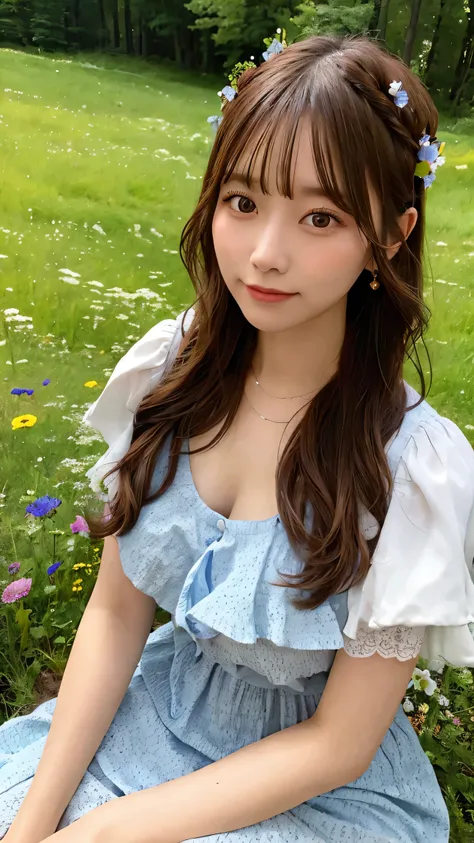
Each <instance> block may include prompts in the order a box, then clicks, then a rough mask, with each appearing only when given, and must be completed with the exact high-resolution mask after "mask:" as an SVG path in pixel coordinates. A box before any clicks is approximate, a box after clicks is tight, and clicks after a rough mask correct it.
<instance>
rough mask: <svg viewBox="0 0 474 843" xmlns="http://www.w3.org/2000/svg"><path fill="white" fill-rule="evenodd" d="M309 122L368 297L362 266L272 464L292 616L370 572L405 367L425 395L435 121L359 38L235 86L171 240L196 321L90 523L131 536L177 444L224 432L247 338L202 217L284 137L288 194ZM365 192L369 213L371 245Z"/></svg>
mask: <svg viewBox="0 0 474 843" xmlns="http://www.w3.org/2000/svg"><path fill="white" fill-rule="evenodd" d="M394 80H396V81H401V82H402V83H403V87H404V89H405V90H406V91H407V93H408V95H409V103H408V105H406V106H405V107H404V108H403V109H402V108H399V107H397V106H396V105H395V103H394V99H393V97H391V96H390V95H389V94H388V88H389V86H390V84H391V82H392V81H394ZM307 115H309V116H310V119H311V126H312V141H313V148H314V160H315V164H316V167H317V172H318V175H319V179H320V182H321V185H322V187H323V189H324V191H325V193H326V194H327V196H328V197H330V198H331V199H332V200H333V202H335V203H336V205H337V206H338V207H340V208H341V209H343V210H344V211H345V212H347V213H349V214H351V215H352V216H353V217H354V219H355V221H356V223H357V225H358V226H359V228H360V230H361V232H362V233H363V235H365V237H366V238H367V240H368V241H369V243H370V244H371V248H372V254H373V257H374V259H375V262H376V265H377V266H378V269H379V276H378V278H379V281H380V288H379V289H378V290H377V292H373V291H372V290H371V289H370V286H369V281H370V279H371V275H370V274H369V273H368V271H367V270H364V271H363V272H362V273H361V275H360V276H359V278H358V279H357V281H356V282H355V283H354V285H353V287H352V288H351V290H350V291H349V294H348V301H347V328H346V333H345V339H344V342H343V347H342V351H341V354H340V360H339V367H338V371H337V373H336V374H335V375H334V377H332V379H331V380H330V381H329V382H328V383H327V384H326V386H325V387H324V388H323V389H322V390H321V391H320V392H319V393H318V394H317V395H316V397H315V398H314V399H313V401H312V402H311V404H310V405H309V406H308V409H307V411H306V413H305V415H304V418H303V419H302V421H301V422H300V424H299V426H298V427H297V429H296V430H295V431H294V432H293V434H292V436H291V438H290V440H289V441H288V444H287V445H286V447H285V449H284V452H283V454H282V457H281V460H280V462H279V464H278V467H277V475H276V484H277V503H278V512H279V515H280V518H281V521H282V523H283V525H284V527H285V528H286V531H287V534H288V537H289V540H290V542H291V544H292V546H293V548H294V549H295V551H296V552H297V554H298V556H299V558H301V560H302V562H303V566H302V569H301V572H300V573H299V574H298V575H289V574H285V577H287V581H286V582H284V583H280V585H281V584H283V585H286V586H288V587H290V588H294V589H304V590H306V591H309V592H310V594H309V595H306V596H302V595H299V597H298V599H295V600H294V601H293V602H294V605H295V606H297V607H298V608H301V609H310V608H314V607H316V606H318V605H320V604H321V603H322V602H324V601H325V600H326V599H327V598H328V597H329V596H330V595H332V594H335V593H337V592H341V591H344V590H346V589H347V588H348V587H349V586H351V585H354V584H355V583H356V582H358V581H359V580H361V579H363V578H364V577H365V575H366V574H367V571H368V569H369V565H370V559H371V555H372V553H373V550H374V547H375V544H376V541H377V539H376V538H375V539H372V540H370V541H367V540H366V539H365V538H364V535H363V534H362V531H361V525H360V507H361V506H362V507H365V508H366V509H367V510H369V512H371V513H372V514H373V515H374V517H375V518H376V519H377V521H378V522H379V524H380V525H382V524H383V521H384V519H385V516H386V512H387V507H388V501H389V497H390V494H391V491H392V486H393V483H392V477H391V473H390V469H389V466H388V462H387V458H386V453H385V450H384V448H385V446H386V444H387V443H388V441H389V440H390V438H391V437H392V435H393V434H395V433H396V431H397V430H398V429H399V427H400V424H401V422H402V420H403V416H404V413H405V412H406V395H405V388H404V383H403V364H404V360H405V358H406V357H409V358H410V359H411V360H412V361H413V363H414V365H415V368H416V370H417V372H418V375H419V378H420V389H419V391H420V394H421V396H422V398H424V397H425V394H426V386H425V380H424V375H423V369H422V366H421V362H420V360H419V358H418V354H417V349H416V343H417V341H418V340H419V339H420V338H422V337H423V331H424V329H425V327H426V325H427V321H428V312H427V310H426V308H425V307H424V304H423V294H422V264H421V257H422V245H423V240H424V204H425V202H424V199H425V197H424V192H425V188H424V184H423V180H422V179H421V178H418V177H414V169H415V165H416V160H417V151H418V150H419V139H420V137H421V136H422V135H423V134H424V133H425V132H426V133H427V134H429V135H430V136H431V137H432V138H434V137H435V136H436V130H437V125H438V115H437V111H436V109H435V107H434V104H433V102H432V100H431V97H430V96H429V94H428V92H427V90H426V88H425V87H424V86H423V84H422V83H421V81H420V80H419V79H418V77H417V76H415V74H414V73H412V72H411V71H410V70H409V69H408V68H407V67H406V65H405V64H403V62H402V61H401V60H400V59H398V58H397V57H395V56H392V55H390V54H389V53H388V52H387V51H385V50H384V49H383V48H382V47H380V46H378V45H376V44H375V43H373V42H371V41H369V40H368V39H366V38H361V37H348V38H338V37H322V36H314V37H310V38H307V39H305V40H303V41H300V42H297V43H294V44H292V45H291V46H289V47H288V48H287V49H285V50H284V51H283V52H282V53H281V54H279V55H277V56H275V57H273V58H272V59H271V60H270V61H268V62H266V63H262V64H261V65H260V66H259V67H258V68H252V69H250V70H248V71H246V72H245V73H244V74H243V75H241V76H240V78H239V80H238V95H237V97H236V98H235V99H234V100H233V101H232V102H229V103H227V104H226V105H225V107H224V109H223V120H222V123H221V125H220V126H219V128H218V131H217V135H216V138H215V142H214V145H213V148H212V151H211V154H210V158H209V163H208V166H207V169H206V173H205V176H204V181H203V185H202V190H201V195H200V197H199V200H198V202H197V206H196V208H195V210H194V212H193V214H192V216H191V218H190V219H189V220H188V222H187V223H186V225H185V227H184V229H183V232H182V237H181V244H180V253H181V258H182V260H183V262H184V265H185V266H186V269H187V271H188V273H189V275H190V277H191V280H192V283H193V285H194V288H195V292H196V301H195V304H194V308H195V316H194V318H193V320H192V324H191V326H190V328H189V330H188V331H187V332H186V334H185V336H184V337H183V341H182V343H181V347H180V351H179V354H178V357H177V358H176V361H175V362H174V364H173V365H172V366H171V368H170V369H169V371H168V372H167V374H166V375H165V377H164V378H163V379H162V381H161V382H160V383H159V384H158V385H157V386H156V387H154V389H153V391H152V392H151V393H150V394H149V395H147V396H146V397H145V398H144V399H143V400H142V401H141V403H140V406H139V407H138V409H137V411H136V414H135V417H134V427H133V436H132V442H131V445H130V448H129V450H128V452H127V454H126V455H125V456H124V457H123V459H121V460H120V461H119V462H118V463H117V465H116V468H114V469H112V471H115V470H117V471H118V475H117V476H118V480H119V487H118V491H117V494H116V495H115V496H114V498H113V499H112V500H111V501H110V509H111V513H112V516H111V518H110V519H109V520H108V521H107V522H105V523H104V520H103V519H100V518H97V517H95V518H94V517H92V516H89V518H88V521H89V525H90V527H91V535H92V537H93V538H95V539H97V538H104V537H105V536H107V535H111V534H113V533H117V534H118V535H122V534H123V533H126V532H128V531H129V530H131V529H132V527H133V526H134V524H135V523H136V521H137V518H138V515H139V513H140V510H141V508H142V506H143V505H144V504H147V503H149V502H151V501H152V500H155V499H156V498H157V497H159V496H160V495H162V494H163V493H164V492H165V491H166V489H168V488H169V486H170V485H171V484H172V482H173V479H174V477H175V474H176V468H177V462H178V458H179V453H180V451H181V449H182V447H183V442H184V440H185V439H186V438H187V437H193V436H197V435H198V434H202V433H205V432H207V431H209V430H210V429H211V428H213V427H214V426H215V425H218V424H219V423H222V426H221V427H220V430H219V432H218V434H217V435H216V436H215V437H214V438H213V440H212V442H211V443H210V445H209V446H207V447H212V446H213V445H215V444H216V443H217V442H218V441H219V440H220V439H221V438H222V437H223V436H224V434H225V433H226V431H227V430H228V428H229V427H230V425H231V424H232V421H233V419H234V417H235V415H236V412H237V409H238V407H239V404H240V401H241V399H242V395H243V389H244V383H245V379H246V376H247V373H248V371H249V367H250V364H251V361H252V357H253V355H254V352H255V349H256V344H257V333H258V332H257V330H256V329H255V328H254V327H253V326H252V325H250V324H249V323H248V322H247V320H246V319H245V317H244V316H243V314H242V312H241V310H240V309H239V307H238V306H237V304H236V302H235V300H234V299H233V297H232V296H231V295H230V293H229V291H228V289H227V287H226V285H225V283H224V280H223V278H222V275H221V273H220V270H219V267H218V264H217V259H216V254H215V251H214V245H213V239H212V220H213V215H214V211H215V208H216V204H217V201H218V196H219V191H220V187H221V182H226V181H228V179H229V177H230V174H231V173H232V171H233V170H234V169H235V168H236V167H237V166H238V164H239V162H240V161H241V160H242V158H243V155H244V153H245V152H248V150H252V151H253V154H252V158H251V160H250V162H249V166H248V170H247V173H248V176H249V177H250V176H251V174H252V163H253V160H254V157H255V155H256V154H257V153H258V151H259V150H260V149H263V159H262V160H263V164H262V168H261V173H260V185H261V189H262V191H263V192H265V193H268V184H267V163H268V160H269V158H270V152H271V149H272V141H274V139H275V136H276V135H277V133H278V132H280V131H284V132H285V141H284V143H283V145H282V149H283V150H284V155H283V160H282V161H280V162H279V178H280V177H281V178H280V183H279V185H278V189H279V190H280V191H281V193H282V194H283V195H284V196H286V197H289V198H292V191H291V184H290V181H291V179H290V174H291V167H292V157H293V154H294V146H295V138H296V135H297V130H298V126H299V124H300V120H301V119H302V118H303V117H305V116H307ZM369 184H370V186H371V187H372V188H373V190H374V192H375V195H376V197H377V199H378V201H379V203H380V207H381V212H382V237H381V241H379V239H378V237H377V232H376V229H375V227H374V220H373V218H372V214H371V205H370V199H369ZM410 206H415V207H416V209H417V211H418V220H417V223H416V225H415V227H414V229H413V231H412V232H411V234H410V236H409V237H408V239H407V240H406V241H403V242H402V246H401V248H400V249H399V251H398V253H397V254H396V255H395V257H393V258H392V259H391V260H389V259H388V258H387V255H386V248H384V244H386V243H387V242H388V238H389V237H390V236H393V237H394V238H395V241H398V240H400V239H401V240H403V236H402V234H401V232H400V229H399V227H398V224H397V217H398V216H399V215H400V214H402V213H403V211H404V210H406V209H407V208H408V207H410ZM169 435H171V442H172V444H171V451H170V459H169V463H168V472H167V475H166V477H165V479H164V481H163V483H162V485H161V487H160V488H159V489H158V490H157V491H156V492H155V493H154V494H153V495H149V494H148V493H149V489H150V483H151V479H152V475H153V470H154V466H155V463H156V459H157V456H158V454H159V452H160V451H161V449H162V448H163V446H164V443H165V440H166V439H167V438H168V436H169ZM199 450H205V448H201V449H199ZM196 452H197V451H196ZM110 473H111V472H108V474H110ZM108 474H107V475H106V476H108ZM308 505H309V510H308V509H307V507H308ZM308 511H309V512H310V513H312V518H311V519H310V521H311V523H310V525H309V526H308V521H307V512H308ZM305 522H306V523H305ZM282 576H283V575H282Z"/></svg>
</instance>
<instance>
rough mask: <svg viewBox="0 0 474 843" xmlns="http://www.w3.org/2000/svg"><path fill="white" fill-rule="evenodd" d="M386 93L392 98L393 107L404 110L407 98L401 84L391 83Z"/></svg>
mask: <svg viewBox="0 0 474 843" xmlns="http://www.w3.org/2000/svg"><path fill="white" fill-rule="evenodd" d="M388 93H389V94H390V96H391V97H393V98H394V101H395V105H396V106H398V108H404V107H405V106H406V104H407V102H408V99H409V97H408V94H407V92H406V91H405V88H404V87H403V85H402V83H401V82H395V81H393V82H392V83H391V84H390V87H389V89H388Z"/></svg>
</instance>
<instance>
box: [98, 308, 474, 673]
mask: <svg viewBox="0 0 474 843" xmlns="http://www.w3.org/2000/svg"><path fill="white" fill-rule="evenodd" d="M193 315H194V313H193V311H192V310H190V311H189V312H188V314H187V316H186V318H185V320H184V330H187V328H188V327H189V325H190V323H191V321H192V318H193ZM182 323H183V314H180V316H178V317H177V318H176V319H165V320H163V321H162V322H160V323H159V324H158V325H155V326H154V327H153V328H151V330H150V331H148V333H147V334H145V335H144V336H143V337H142V338H141V339H140V340H138V342H137V343H135V345H133V346H132V347H131V348H130V349H129V351H128V352H127V353H126V354H125V355H124V356H123V357H122V358H121V359H120V360H119V362H118V363H117V365H116V367H115V369H114V371H113V372H112V375H111V377H110V379H109V381H108V383H107V384H106V386H105V388H104V390H103V391H102V393H101V394H100V395H99V397H98V399H97V400H96V401H95V402H94V403H93V404H92V405H91V406H90V407H89V409H88V410H87V412H86V413H85V415H84V418H83V421H84V422H85V423H86V424H88V425H90V426H92V427H94V428H96V429H97V430H99V431H100V433H101V434H102V436H103V437H104V439H105V441H106V442H107V445H108V446H109V447H108V450H107V451H106V452H105V453H104V454H103V455H102V456H101V457H100V459H99V460H98V461H97V463H96V464H95V465H94V466H92V468H91V469H89V471H87V476H88V477H89V480H90V484H91V487H92V489H93V490H94V491H95V492H96V494H97V495H98V497H100V498H101V499H102V500H107V499H108V497H110V496H111V495H113V493H114V492H115V490H116V480H117V476H116V474H112V475H111V477H109V478H108V479H107V480H106V481H104V482H105V485H106V486H107V488H108V491H109V494H108V495H105V494H104V493H103V492H102V491H101V489H100V485H99V484H100V481H101V480H102V478H103V476H104V474H105V473H106V471H108V470H109V469H111V468H112V467H113V466H114V465H115V464H116V463H117V461H118V460H119V459H121V458H122V457H123V456H124V454H125V453H126V452H127V450H128V447H129V445H130V442H131V438H132V431H133V417H134V413H135V410H136V408H137V407H138V405H139V403H140V401H141V400H142V398H143V397H144V396H145V395H146V394H148V393H149V392H150V391H151V390H152V389H153V386H154V384H155V383H156V382H157V380H159V379H160V377H162V375H163V373H164V372H165V371H166V369H167V367H168V366H169V365H170V364H171V362H172V360H173V359H174V356H175V355H176V353H177V350H178V347H179V344H180V341H181V337H182V335H181V326H182ZM389 444H390V443H389ZM387 448H388V446H387ZM361 528H362V530H363V532H364V534H365V536H366V537H367V538H372V537H374V536H376V535H378V534H379V533H380V535H379V538H378V543H377V546H376V548H375V551H374V554H373V556H372V561H371V566H370V569H369V572H368V574H367V576H366V577H365V579H364V580H363V581H362V582H360V583H359V584H358V585H356V586H354V587H352V588H351V589H349V592H348V609H349V613H348V619H347V623H346V625H345V627H344V630H343V634H344V641H345V650H346V651H347V652H348V653H349V654H350V655H351V656H353V657H356V658H361V657H368V656H371V655H373V654H374V653H379V654H380V655H381V656H383V657H385V658H393V657H395V658H397V659H399V660H401V661H404V660H407V659H410V658H413V657H416V656H417V655H421V656H422V657H424V658H427V659H429V660H434V661H436V662H437V663H439V662H440V661H441V663H442V662H448V663H450V664H453V665H457V666H473V667H474V567H473V557H474V452H473V449H472V447H471V445H470V443H469V442H468V440H467V439H466V437H465V436H464V434H463V433H462V432H461V430H460V429H459V428H458V427H457V426H456V425H455V424H454V423H453V422H452V421H450V420H449V419H446V418H443V417H442V416H439V415H438V414H437V413H434V414H427V415H426V417H423V419H422V421H421V422H420V424H419V425H418V427H417V428H416V429H415V431H414V433H413V435H412V436H411V437H410V439H409V441H408V444H407V446H406V448H405V450H404V452H403V456H402V459H401V460H400V463H399V465H398V469H397V471H396V475H395V478H394V489H393V494H392V498H391V501H390V506H389V509H388V512H387V516H386V518H385V521H384V524H383V527H382V530H381V531H380V530H379V525H378V523H377V521H376V520H375V518H374V517H373V516H372V515H371V514H370V513H368V512H365V513H364V512H362V511H361Z"/></svg>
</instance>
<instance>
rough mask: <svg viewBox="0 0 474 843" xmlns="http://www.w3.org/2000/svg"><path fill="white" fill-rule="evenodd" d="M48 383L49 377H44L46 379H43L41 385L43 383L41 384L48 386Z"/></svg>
mask: <svg viewBox="0 0 474 843" xmlns="http://www.w3.org/2000/svg"><path fill="white" fill-rule="evenodd" d="M48 383H51V378H46V380H44V381H43V384H42V385H43V386H48Z"/></svg>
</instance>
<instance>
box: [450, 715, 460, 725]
mask: <svg viewBox="0 0 474 843" xmlns="http://www.w3.org/2000/svg"><path fill="white" fill-rule="evenodd" d="M452 722H453V723H454V725H455V726H460V725H461V721H460V719H459V717H453V720H452Z"/></svg>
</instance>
